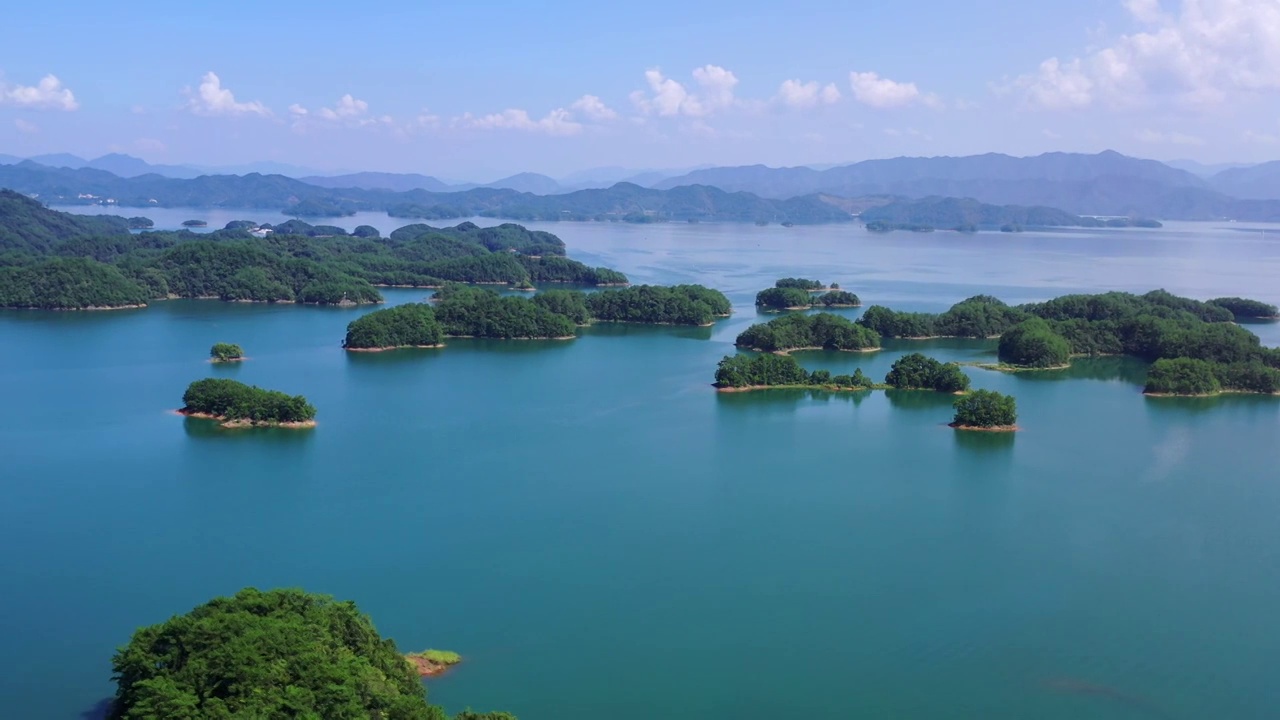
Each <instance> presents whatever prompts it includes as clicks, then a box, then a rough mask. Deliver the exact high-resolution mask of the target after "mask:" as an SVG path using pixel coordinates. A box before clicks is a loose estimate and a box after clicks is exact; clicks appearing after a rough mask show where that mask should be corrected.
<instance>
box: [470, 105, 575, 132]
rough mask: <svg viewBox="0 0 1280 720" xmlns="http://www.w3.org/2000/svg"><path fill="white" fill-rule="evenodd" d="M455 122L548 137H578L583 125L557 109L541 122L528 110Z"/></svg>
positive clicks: (474, 117) (493, 114)
mask: <svg viewBox="0 0 1280 720" xmlns="http://www.w3.org/2000/svg"><path fill="white" fill-rule="evenodd" d="M455 122H456V124H458V125H460V126H462V127H465V128H475V129H479V130H523V131H525V132H535V133H544V134H547V135H576V134H578V133H580V132H582V124H581V123H579V122H576V121H575V120H574V119H573V115H572V114H571V113H570V112H569V111H568V110H565V109H564V108H556V109H555V110H552V111H551V112H549V113H547V115H546V117H543V118H541V119H539V120H535V119H533V118H532V117H530V116H529V113H528V111H526V110H519V109H514V108H513V109H509V110H503V111H502V112H500V113H492V114H489V115H481V116H479V117H477V116H474V115H472V114H471V113H467V114H465V115H463V116H462V117H460V118H458V119H457V120H456V121H455Z"/></svg>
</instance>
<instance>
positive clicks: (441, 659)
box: [408, 650, 462, 665]
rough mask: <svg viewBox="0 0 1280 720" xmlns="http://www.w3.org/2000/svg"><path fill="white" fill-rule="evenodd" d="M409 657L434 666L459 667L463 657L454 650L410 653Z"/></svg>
mask: <svg viewBox="0 0 1280 720" xmlns="http://www.w3.org/2000/svg"><path fill="white" fill-rule="evenodd" d="M408 657H420V658H422V659H424V660H426V661H427V662H429V663H431V664H433V665H457V664H458V663H460V662H462V656H461V655H459V654H458V653H456V652H453V651H452V650H423V651H422V652H415V653H409V654H408Z"/></svg>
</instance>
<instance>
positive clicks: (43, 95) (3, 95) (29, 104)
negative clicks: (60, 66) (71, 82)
mask: <svg viewBox="0 0 1280 720" xmlns="http://www.w3.org/2000/svg"><path fill="white" fill-rule="evenodd" d="M0 105H15V106H17V107H22V108H30V109H33V110H78V109H79V108H80V103H78V102H76V96H75V94H73V93H72V92H71V90H70V88H67V87H65V86H63V84H62V81H61V80H59V79H58V77H57V76H56V75H45V76H44V77H42V78H40V82H38V83H36V84H35V85H9V84H7V83H4V82H3V81H0Z"/></svg>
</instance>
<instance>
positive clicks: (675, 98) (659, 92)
mask: <svg viewBox="0 0 1280 720" xmlns="http://www.w3.org/2000/svg"><path fill="white" fill-rule="evenodd" d="M644 78H645V82H647V83H648V85H649V92H647V93H646V92H645V91H643V90H636V91H635V92H633V93H631V102H632V103H633V104H634V105H635V106H636V109H637V110H639V111H640V112H642V113H644V114H646V115H658V116H661V117H674V116H680V115H683V116H686V117H694V118H700V117H706V116H708V115H711V114H713V113H715V112H717V111H719V110H723V109H725V108H728V107H730V106H732V105H733V104H734V102H735V100H734V95H733V93H734V88H735V87H736V86H737V85H738V78H737V76H735V75H734V74H733V73H732V72H730V71H729V70H726V69H724V68H722V67H720V66H718V65H704V66H702V67H700V68H697V69H695V70H694V71H693V79H694V82H695V83H697V85H698V87H699V90H698V91H691V90H690V89H689V88H687V87H685V86H684V85H683V84H682V83H680V82H678V81H676V80H673V79H671V78H669V77H666V76H665V75H663V74H662V70H660V69H658V68H654V69H652V70H646V71H645V73H644Z"/></svg>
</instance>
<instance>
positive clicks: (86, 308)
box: [0, 303, 147, 312]
mask: <svg viewBox="0 0 1280 720" xmlns="http://www.w3.org/2000/svg"><path fill="white" fill-rule="evenodd" d="M145 307H147V304H146V303H142V304H141V305H86V306H84V307H57V308H41V307H4V308H0V310H39V311H43V312H103V311H106V310H141V309H143V308H145Z"/></svg>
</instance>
